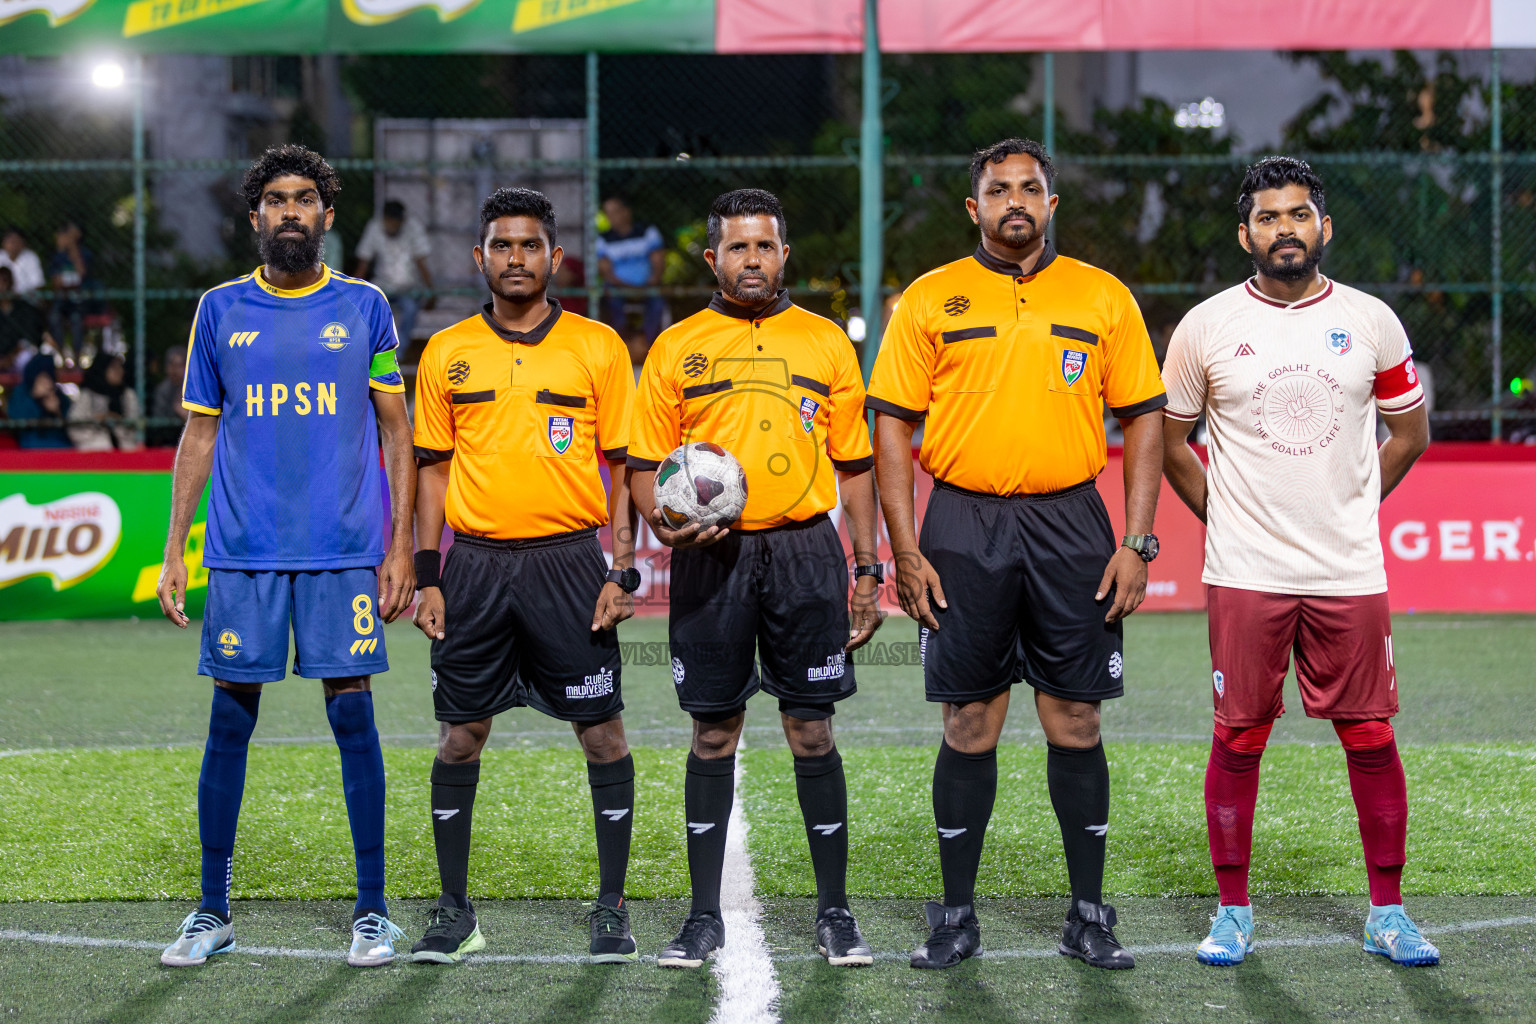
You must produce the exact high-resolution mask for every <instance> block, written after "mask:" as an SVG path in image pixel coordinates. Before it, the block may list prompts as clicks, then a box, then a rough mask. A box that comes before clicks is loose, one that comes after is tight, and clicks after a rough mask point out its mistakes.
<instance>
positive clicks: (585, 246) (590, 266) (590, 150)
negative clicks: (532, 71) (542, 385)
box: [581, 50, 603, 320]
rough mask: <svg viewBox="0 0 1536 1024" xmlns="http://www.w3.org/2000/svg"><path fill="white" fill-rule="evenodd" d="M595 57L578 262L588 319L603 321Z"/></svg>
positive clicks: (590, 56) (590, 71)
mask: <svg viewBox="0 0 1536 1024" xmlns="http://www.w3.org/2000/svg"><path fill="white" fill-rule="evenodd" d="M597 115H598V95H597V54H596V52H594V51H590V50H589V51H588V52H587V152H586V165H587V187H586V189H585V193H584V195H583V196H582V204H581V205H582V210H581V215H582V224H581V246H582V252H581V262H582V264H583V265H584V266H585V268H586V276H587V316H589V317H591V318H592V319H593V320H601V319H602V318H603V310H602V303H603V284H602V278H601V277H600V276H599V275H598V273H597V204H598V193H597V189H598V180H597V156H598V148H597Z"/></svg>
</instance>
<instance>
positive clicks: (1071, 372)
mask: <svg viewBox="0 0 1536 1024" xmlns="http://www.w3.org/2000/svg"><path fill="white" fill-rule="evenodd" d="M1087 365H1088V353H1087V352H1079V351H1078V350H1077V349H1075V348H1069V349H1066V350H1064V351H1063V352H1062V353H1061V379H1062V380H1064V381H1066V382H1067V387H1071V386H1072V385H1073V384H1076V383H1077V378H1079V377H1081V376H1082V375H1083V369H1084V368H1085V367H1086V366H1087Z"/></svg>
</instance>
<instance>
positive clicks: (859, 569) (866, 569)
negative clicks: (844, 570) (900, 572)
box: [853, 562, 885, 585]
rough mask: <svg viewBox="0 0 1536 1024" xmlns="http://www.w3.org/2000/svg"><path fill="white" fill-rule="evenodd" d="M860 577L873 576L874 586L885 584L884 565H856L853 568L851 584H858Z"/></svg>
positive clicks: (881, 563) (878, 563)
mask: <svg viewBox="0 0 1536 1024" xmlns="http://www.w3.org/2000/svg"><path fill="white" fill-rule="evenodd" d="M860 576H873V577H874V578H875V583H876V585H879V584H881V583H884V582H885V563H884V562H875V563H874V564H873V565H856V566H854V567H853V582H854V583H858V582H859V577H860Z"/></svg>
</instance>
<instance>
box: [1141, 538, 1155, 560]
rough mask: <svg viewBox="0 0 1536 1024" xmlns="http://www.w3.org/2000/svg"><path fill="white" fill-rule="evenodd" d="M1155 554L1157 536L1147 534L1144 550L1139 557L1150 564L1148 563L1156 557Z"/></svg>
mask: <svg viewBox="0 0 1536 1024" xmlns="http://www.w3.org/2000/svg"><path fill="white" fill-rule="evenodd" d="M1157 552H1158V544H1157V535H1156V534H1153V533H1149V534H1147V540H1146V550H1144V551H1143V552H1142V553H1141V557H1142V558H1143V559H1145V560H1146V561H1148V562H1150V561H1152V559H1154V558H1156V557H1157Z"/></svg>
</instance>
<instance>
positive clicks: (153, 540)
mask: <svg viewBox="0 0 1536 1024" xmlns="http://www.w3.org/2000/svg"><path fill="white" fill-rule="evenodd" d="M42 454H43V453H8V454H7V455H5V456H0V620H18V619H74V618H120V617H126V616H130V615H138V616H156V615H159V614H160V610H159V604H158V602H157V601H156V598H155V585H156V582H157V580H158V578H159V573H160V554H161V550H162V546H163V545H164V543H165V528H166V518H167V515H168V512H169V509H170V501H171V474H170V462H171V455H172V453H171V452H169V451H165V452H146V453H142V455H141V456H140V457H138V458H136V459H132V460H130V459H129V458H128V457H125V456H113V455H111V454H106V455H100V456H94V457H89V458H87V457H85V456H82V455H75V453H64V454H62V455H53V456H49V457H48V460H49V461H50V462H52V463H54V464H59V465H65V466H66V467H68V466H72V467H73V468H72V469H70V468H66V469H63V470H52V471H45V470H42V469H40V468H39V467H40V466H41V465H42V464H43V460H42V459H40V458H38V456H40V455H42ZM1495 455H1497V456H1499V458H1498V460H1494V461H1490V460H1491V459H1492V457H1493V456H1495ZM1528 455H1536V453H1531V452H1529V451H1528V450H1525V451H1522V450H1521V449H1513V450H1511V449H1505V450H1504V451H1503V452H1500V451H1499V450H1498V449H1495V448H1493V447H1491V446H1488V445H1462V446H1458V445H1440V446H1436V447H1435V448H1432V449H1431V450H1430V455H1429V456H1427V457H1426V458H1425V459H1423V460H1421V461H1420V463H1419V464H1418V465H1417V466H1415V467H1414V468H1413V471H1412V472H1410V473H1409V474H1408V479H1407V480H1405V481H1404V482H1403V484H1402V485H1401V486H1400V487H1399V488H1398V489H1397V490H1396V491H1394V492H1393V493H1392V495H1391V496H1390V497H1389V498H1388V499H1387V501H1386V503H1385V504H1384V505H1383V507H1382V510H1381V514H1380V526H1381V542H1382V548H1383V550H1384V552H1385V557H1386V566H1387V578H1388V581H1389V584H1390V587H1391V599H1392V609H1393V610H1394V611H1396V612H1414V611H1420V612H1528V613H1529V612H1536V458H1532V457H1522V456H1528ZM114 462H121V463H123V464H125V465H131V466H138V467H142V468H138V469H129V470H123V471H111V470H110V469H108V468H107V467H110V466H111V465H113V464H114ZM1121 472H1122V463H1121V461H1120V458H1119V456H1118V454H1112V455H1111V457H1110V460H1109V465H1108V466H1107V467H1106V468H1105V470H1104V472H1103V473H1102V474H1100V476H1099V479H1098V488H1099V493H1100V494H1101V495H1102V496H1103V499H1104V504H1105V506H1106V507H1107V508H1108V510H1109V515H1110V521H1111V522H1112V523H1113V524H1114V528H1115V531H1116V534H1117V535H1119V534H1123V533H1124V531H1125V524H1124V507H1125V504H1124V501H1125V499H1124V487H1123V484H1122V479H1121ZM382 477H383V474H382V472H381V473H380V490H381V492H383V491H384V487H383V479H382ZM914 477H915V483H916V499H917V501H916V508H917V514H918V517H919V527H920V526H921V516H922V513H923V510H924V508H925V507H926V506H927V502H928V495H929V493H930V491H931V490H932V481H931V480H930V479H929V477H928V476H927V475H926V474H925V473H923V472H922V470H920V469H917V468H916V467H915V466H914ZM205 517H206V506H203V507H200V508H199V511H198V513H197V515H196V517H195V518H194V525H193V528H192V532H191V535H190V537H189V538H188V542H187V551H186V559H187V564H188V570H189V578H188V600H187V613H188V614H189V615H192V616H194V617H195V616H198V615H200V614H201V612H202V606H203V597H204V594H205V593H206V588H207V582H208V574H207V572H206V570H204V569H203V567H202V541H203V530H204V526H205ZM385 518H386V521H387V520H388V517H387V516H386V517H385ZM832 518H833V520H834V521H835V522H837V523H838V525H839V529H840V530H841V531H842V533H843V538H844V545H845V547H847V546H848V540H847V530H846V527H845V526H844V525H843V524H842V522H841V519H842V516H841V509H835V510H833V512H832ZM607 533H608V532H607V530H603V531H601V533H600V535H599V536H600V538H601V540H602V542H603V546H604V548H605V549H609V550H611V548H610V547H609V541H608V536H607ZM1157 534H1158V537H1159V540H1160V541H1161V545H1162V552H1161V554H1160V555H1159V556H1158V558H1157V560H1156V561H1154V562H1153V563H1152V564H1151V566H1150V568H1149V571H1148V582H1147V600H1146V603H1145V604H1144V605H1143V607H1144V608H1145V609H1146V610H1147V611H1197V610H1200V609H1203V608H1204V607H1205V587H1204V585H1203V584H1202V583H1201V582H1200V573H1201V569H1202V567H1203V564H1204V556H1205V530H1204V527H1202V526H1201V524H1200V522H1199V521H1198V520H1197V519H1195V517H1194V516H1193V515H1192V514H1191V513H1190V512H1189V510H1188V509H1187V508H1185V507H1184V504H1183V503H1182V502H1181V501H1179V499H1178V497H1177V496H1176V495H1174V493H1173V491H1172V489H1170V488H1169V487H1168V485H1167V483H1166V482H1164V483H1163V485H1162V492H1161V497H1160V498H1159V501H1158V513H1157ZM451 541H452V535H451V533H450V534H449V535H448V536H446V537H445V538H444V550H446V549H447V546H448V545H449V544H451ZM879 542H880V547H879V554H880V558H881V560H882V561H884V562H885V563H886V567H887V568H886V572H887V579H888V582H887V583H886V586H885V588H884V590H883V592H882V600H883V603H884V606H885V607H886V608H887V609H888V610H895V609H898V608H899V607H900V603H899V602H898V601H897V599H896V590H895V585H894V582H892V580H893V573H892V571H891V546H890V538H889V535H888V534H887V533H886V530H885V523H884V521H883V520H882V521H881V523H880V537H879ZM636 564H637V565H638V566H639V567H640V570H641V577H642V580H643V582H642V584H641V589H640V591H639V592H638V593H637V594H636V595H635V602H636V611H637V613H638V614H642V615H664V614H666V612H667V603H668V596H669V590H668V588H669V582H670V565H671V552H670V551H669V550H668V549H667V548H664V547H662V546H661V545H660V544H659V543H657V541H656V538H655V536H654V535H653V534H652V533H651V531H650V530H649V529H648V528H646V527H644V526H642V527H641V528H640V531H639V543H638V545H637V552H636Z"/></svg>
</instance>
